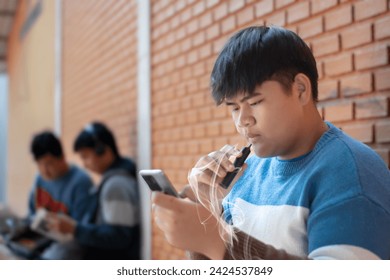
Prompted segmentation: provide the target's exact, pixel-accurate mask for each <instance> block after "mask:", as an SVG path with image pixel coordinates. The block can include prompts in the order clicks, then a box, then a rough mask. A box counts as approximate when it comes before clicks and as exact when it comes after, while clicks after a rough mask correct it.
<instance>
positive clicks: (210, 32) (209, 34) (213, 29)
mask: <svg viewBox="0 0 390 280" xmlns="http://www.w3.org/2000/svg"><path fill="white" fill-rule="evenodd" d="M220 34H221V31H220V28H219V24H218V23H215V24H213V25H212V26H210V27H209V28H207V29H206V38H207V40H210V39H214V38H216V37H218V36H219V35H220Z"/></svg>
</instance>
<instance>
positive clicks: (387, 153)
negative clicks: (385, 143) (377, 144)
mask: <svg viewBox="0 0 390 280" xmlns="http://www.w3.org/2000/svg"><path fill="white" fill-rule="evenodd" d="M375 152H377V154H378V155H379V156H380V157H381V158H382V159H383V161H384V162H385V163H386V166H387V167H389V168H390V149H386V148H376V149H375Z"/></svg>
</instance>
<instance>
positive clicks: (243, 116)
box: [237, 108, 255, 127]
mask: <svg viewBox="0 0 390 280" xmlns="http://www.w3.org/2000/svg"><path fill="white" fill-rule="evenodd" d="M254 123H255V118H254V117H253V115H252V114H251V112H250V110H247V109H245V108H243V109H241V110H240V114H239V116H238V119H237V125H238V126H239V127H249V126H252V125H254Z"/></svg>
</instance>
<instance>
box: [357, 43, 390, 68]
mask: <svg viewBox="0 0 390 280" xmlns="http://www.w3.org/2000/svg"><path fill="white" fill-rule="evenodd" d="M389 52H390V47H388V46H386V45H379V46H375V47H373V48H370V49H368V50H364V51H357V52H356V54H355V66H356V69H357V70H362V69H368V68H373V67H378V66H382V65H387V64H388V63H389Z"/></svg>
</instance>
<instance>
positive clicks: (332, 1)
mask: <svg viewBox="0 0 390 280" xmlns="http://www.w3.org/2000/svg"><path fill="white" fill-rule="evenodd" d="M336 5H337V0H326V1H324V0H312V1H311V12H312V13H313V14H317V13H319V12H322V11H325V10H327V9H329V8H331V7H333V6H336Z"/></svg>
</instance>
